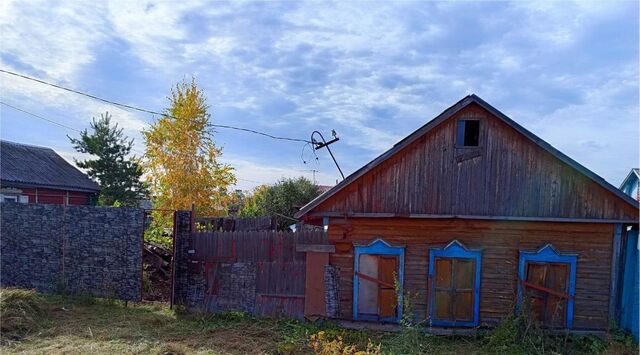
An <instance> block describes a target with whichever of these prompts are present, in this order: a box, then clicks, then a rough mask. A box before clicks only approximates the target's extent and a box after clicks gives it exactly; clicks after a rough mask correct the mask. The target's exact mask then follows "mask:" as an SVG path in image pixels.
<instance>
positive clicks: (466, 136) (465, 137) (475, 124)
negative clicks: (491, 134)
mask: <svg viewBox="0 0 640 355" xmlns="http://www.w3.org/2000/svg"><path fill="white" fill-rule="evenodd" d="M479 143H480V121H479V120H460V121H458V132H457V139H456V145H457V146H458V147H477V146H478V145H479Z"/></svg>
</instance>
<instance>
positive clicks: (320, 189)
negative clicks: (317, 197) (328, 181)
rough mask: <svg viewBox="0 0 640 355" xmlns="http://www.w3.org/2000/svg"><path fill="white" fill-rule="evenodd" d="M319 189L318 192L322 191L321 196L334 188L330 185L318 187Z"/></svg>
mask: <svg viewBox="0 0 640 355" xmlns="http://www.w3.org/2000/svg"><path fill="white" fill-rule="evenodd" d="M316 186H317V187H318V191H320V193H321V194H323V193H325V192H327V191H329V190H331V188H332V187H333V186H329V185H316Z"/></svg>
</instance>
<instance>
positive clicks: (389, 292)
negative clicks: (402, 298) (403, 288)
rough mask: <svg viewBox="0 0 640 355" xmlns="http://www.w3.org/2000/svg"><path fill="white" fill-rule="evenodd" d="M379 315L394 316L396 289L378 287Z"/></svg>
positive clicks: (396, 303)
mask: <svg viewBox="0 0 640 355" xmlns="http://www.w3.org/2000/svg"><path fill="white" fill-rule="evenodd" d="M378 292H379V294H380V299H379V302H380V312H379V314H380V317H395V316H396V306H397V305H398V301H397V300H396V290H394V289H392V288H387V289H380V290H379V291H378Z"/></svg>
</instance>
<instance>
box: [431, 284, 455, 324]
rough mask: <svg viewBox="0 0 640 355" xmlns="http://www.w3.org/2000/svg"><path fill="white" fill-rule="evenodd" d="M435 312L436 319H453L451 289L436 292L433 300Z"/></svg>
mask: <svg viewBox="0 0 640 355" xmlns="http://www.w3.org/2000/svg"><path fill="white" fill-rule="evenodd" d="M433 301H434V302H433V314H434V317H435V318H436V319H445V320H446V319H452V317H451V295H450V294H449V291H437V290H436V292H435V299H434V300H433Z"/></svg>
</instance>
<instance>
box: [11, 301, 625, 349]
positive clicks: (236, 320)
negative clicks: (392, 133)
mask: <svg viewBox="0 0 640 355" xmlns="http://www.w3.org/2000/svg"><path fill="white" fill-rule="evenodd" d="M0 298H1V299H0V322H1V326H2V334H1V337H0V353H2V354H14V353H22V354H43V353H47V354H63V353H64V354H68V353H70V354H80V353H83V354H84V353H92V354H107V353H109V354H113V353H129V354H192V353H193V354H246V353H250V354H260V353H263V354H278V353H279V354H300V353H313V352H314V350H315V351H317V352H319V353H324V354H353V353H355V351H356V350H361V351H364V350H366V349H367V348H369V350H370V353H375V352H376V351H377V349H378V346H379V351H380V352H381V353H385V354H458V353H464V354H465V355H471V354H491V353H495V354H511V353H521V354H527V353H547V354H556V353H575V354H578V353H580V354H582V353H610V354H614V353H615V354H618V353H625V352H626V353H630V354H637V345H634V344H633V343H628V338H625V337H621V338H620V339H618V340H615V339H611V340H608V341H605V340H601V339H599V338H595V337H584V338H575V337H567V338H565V337H560V338H552V337H548V336H545V335H542V334H535V336H536V337H538V336H540V337H541V338H539V339H543V344H544V346H543V347H540V344H541V343H540V342H539V339H538V338H534V339H538V340H536V341H535V346H536V347H531V346H529V345H528V344H527V341H530V338H523V337H522V334H521V333H520V332H519V330H518V329H520V328H519V325H518V323H517V320H516V319H513V320H507V321H506V322H504V323H503V325H501V326H500V327H498V328H497V329H496V330H494V331H491V332H489V333H487V334H483V335H477V336H473V337H443V336H433V335H428V334H425V333H424V332H422V331H421V330H420V328H418V327H412V326H408V327H405V328H403V329H404V330H403V331H401V332H394V333H388V332H375V331H366V330H346V329H342V328H340V327H338V326H337V325H336V324H335V323H330V322H324V323H322V322H321V323H307V322H299V321H295V320H276V319H267V318H254V317H250V316H248V315H245V314H242V313H225V314H218V315H208V316H202V315H193V314H184V313H181V312H174V311H171V310H169V309H168V307H167V306H166V305H165V304H129V305H128V306H127V305H125V303H124V302H120V301H113V300H106V299H93V298H90V297H73V298H72V297H63V296H55V295H53V296H50V295H38V294H37V293H35V292H33V291H25V290H18V289H4V290H1V291H0ZM320 332H322V333H320ZM319 334H320V336H319ZM338 340H339V341H338ZM545 342H546V343H545ZM634 347H635V348H634ZM634 349H635V351H634ZM541 351H542V352H541Z"/></svg>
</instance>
